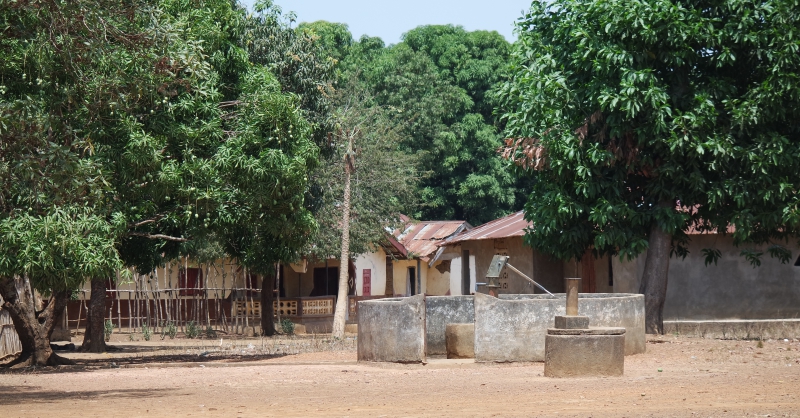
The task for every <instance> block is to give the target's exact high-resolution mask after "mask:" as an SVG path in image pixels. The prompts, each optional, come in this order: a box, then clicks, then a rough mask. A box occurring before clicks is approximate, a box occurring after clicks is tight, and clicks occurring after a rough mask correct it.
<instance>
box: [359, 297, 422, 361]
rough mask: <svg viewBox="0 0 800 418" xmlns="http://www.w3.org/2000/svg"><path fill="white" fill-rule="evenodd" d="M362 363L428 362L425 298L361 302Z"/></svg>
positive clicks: (360, 346) (360, 339) (360, 334)
mask: <svg viewBox="0 0 800 418" xmlns="http://www.w3.org/2000/svg"><path fill="white" fill-rule="evenodd" d="M358 361H385V362H395V363H420V362H424V361H425V296H424V295H417V296H412V297H408V298H392V299H376V300H365V301H360V302H358Z"/></svg>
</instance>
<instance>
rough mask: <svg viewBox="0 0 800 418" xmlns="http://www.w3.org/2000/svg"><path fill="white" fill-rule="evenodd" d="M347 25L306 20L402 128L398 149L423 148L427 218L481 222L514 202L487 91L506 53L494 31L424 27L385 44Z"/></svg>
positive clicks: (342, 67) (348, 75) (341, 66)
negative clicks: (355, 35)
mask: <svg viewBox="0 0 800 418" xmlns="http://www.w3.org/2000/svg"><path fill="white" fill-rule="evenodd" d="M346 30H347V28H346V26H345V25H342V24H337V23H329V22H324V21H319V22H313V23H308V24H303V25H300V27H299V28H298V31H301V32H302V33H304V34H310V35H311V36H312V38H314V39H317V42H318V44H319V45H320V46H321V47H322V48H323V49H324V50H325V51H326V52H327V53H328V55H329V56H330V57H331V58H332V59H334V60H335V61H336V63H337V71H338V75H339V84H340V85H342V86H344V89H350V87H347V84H348V83H350V82H351V80H353V79H358V80H359V81H360V83H362V84H363V86H362V87H359V88H365V89H366V90H367V91H368V92H369V94H370V95H371V96H372V99H371V100H372V101H373V102H374V104H375V105H378V106H382V107H384V108H385V109H386V112H387V115H388V116H389V119H390V121H391V123H392V124H394V125H395V126H396V127H397V130H398V135H399V139H400V142H399V145H400V148H401V149H402V150H403V151H404V152H406V153H408V154H417V159H418V160H419V161H420V166H419V168H420V170H421V171H422V172H423V173H426V175H425V176H424V177H423V178H422V179H421V180H420V184H419V186H418V189H419V191H418V192H417V195H418V196H419V197H420V198H421V201H422V202H421V205H420V206H419V210H418V211H416V212H414V213H412V215H414V216H415V217H418V218H421V219H455V218H457V219H466V220H468V221H470V222H472V223H475V224H479V223H483V222H485V221H489V220H491V219H493V218H495V217H499V216H502V215H505V214H507V213H508V212H510V211H512V210H514V209H516V206H515V204H516V202H517V200H516V194H517V191H516V188H517V186H516V185H515V184H514V179H513V177H512V176H511V175H510V173H508V171H507V170H506V169H505V167H504V166H503V164H502V163H501V162H500V161H499V159H498V158H497V156H496V154H495V150H496V149H497V147H499V146H500V145H501V141H500V135H499V132H498V129H497V128H496V127H494V126H493V125H492V115H491V113H492V104H491V103H492V102H491V99H490V98H489V96H488V94H487V92H488V91H489V89H490V88H491V86H492V85H494V84H496V83H497V81H498V80H499V79H500V77H501V74H502V71H501V69H502V68H503V67H504V65H505V62H506V61H507V59H508V54H509V50H510V46H509V44H508V43H507V42H506V41H505V39H503V37H502V36H500V35H499V34H497V33H496V32H485V31H476V32H467V31H465V30H464V29H463V28H461V27H458V26H450V25H446V26H421V27H419V28H416V29H413V30H411V31H409V32H408V33H406V34H405V35H404V41H403V42H401V43H399V44H397V45H393V46H390V47H386V46H385V45H384V43H383V41H381V40H380V39H379V38H371V37H367V36H364V37H362V38H361V39H360V40H358V41H353V40H352V37H351V35H350V34H349V32H346Z"/></svg>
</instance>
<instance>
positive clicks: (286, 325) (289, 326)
mask: <svg viewBox="0 0 800 418" xmlns="http://www.w3.org/2000/svg"><path fill="white" fill-rule="evenodd" d="M281 331H283V333H284V334H286V335H294V322H292V320H290V319H288V318H283V319H282V320H281Z"/></svg>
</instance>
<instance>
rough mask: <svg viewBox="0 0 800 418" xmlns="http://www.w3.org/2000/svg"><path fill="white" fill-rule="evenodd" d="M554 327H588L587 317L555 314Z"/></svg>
mask: <svg viewBox="0 0 800 418" xmlns="http://www.w3.org/2000/svg"><path fill="white" fill-rule="evenodd" d="M555 325H556V326H555V327H556V328H560V329H586V328H589V317H588V316H580V315H563V316H562V315H556V319H555Z"/></svg>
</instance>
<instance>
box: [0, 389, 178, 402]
mask: <svg viewBox="0 0 800 418" xmlns="http://www.w3.org/2000/svg"><path fill="white" fill-rule="evenodd" d="M172 392H173V390H170V389H165V388H157V389H133V390H131V389H125V390H113V389H109V390H75V391H56V390H42V389H41V387H39V386H3V387H0V405H17V404H19V403H20V399H24V400H25V401H26V402H30V403H49V402H60V401H63V400H67V399H69V400H75V399H92V398H102V397H113V398H114V399H118V398H131V399H141V398H153V397H159V398H162V397H167V396H172Z"/></svg>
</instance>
